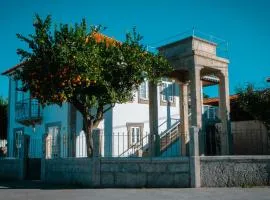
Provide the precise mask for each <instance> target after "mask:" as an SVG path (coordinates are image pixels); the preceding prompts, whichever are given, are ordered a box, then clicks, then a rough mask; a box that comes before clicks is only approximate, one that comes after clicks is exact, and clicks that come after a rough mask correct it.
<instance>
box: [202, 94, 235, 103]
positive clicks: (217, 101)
mask: <svg viewBox="0 0 270 200" xmlns="http://www.w3.org/2000/svg"><path fill="white" fill-rule="evenodd" d="M237 98H238V95H237V94H235V95H230V101H235V100H236V99H237ZM218 103H219V98H217V97H215V98H207V99H204V100H203V104H205V105H213V104H218Z"/></svg>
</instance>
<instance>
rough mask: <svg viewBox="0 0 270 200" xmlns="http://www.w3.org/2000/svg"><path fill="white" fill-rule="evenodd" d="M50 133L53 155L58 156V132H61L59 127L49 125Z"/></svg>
mask: <svg viewBox="0 0 270 200" xmlns="http://www.w3.org/2000/svg"><path fill="white" fill-rule="evenodd" d="M48 134H49V135H50V136H51V139H52V141H51V149H52V152H51V154H52V155H51V157H52V158H57V157H58V155H59V145H58V140H59V139H58V134H59V128H58V127H57V126H51V127H48Z"/></svg>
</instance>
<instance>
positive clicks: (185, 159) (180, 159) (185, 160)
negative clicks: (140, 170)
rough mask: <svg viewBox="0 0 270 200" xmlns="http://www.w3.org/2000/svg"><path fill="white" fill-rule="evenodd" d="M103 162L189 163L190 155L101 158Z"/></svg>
mask: <svg viewBox="0 0 270 200" xmlns="http://www.w3.org/2000/svg"><path fill="white" fill-rule="evenodd" d="M101 162H103V163H114V162H121V163H129V162H132V163H146V162H149V163H151V162H152V163H157V162H159V163H160V162H161V163H175V162H180V163H181V162H182V163H189V157H175V158H165V157H164V158H161V157H159V158H101Z"/></svg>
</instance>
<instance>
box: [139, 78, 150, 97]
mask: <svg viewBox="0 0 270 200" xmlns="http://www.w3.org/2000/svg"><path fill="white" fill-rule="evenodd" d="M139 99H141V100H148V99H149V92H148V81H144V82H143V83H142V84H141V85H140V88H139Z"/></svg>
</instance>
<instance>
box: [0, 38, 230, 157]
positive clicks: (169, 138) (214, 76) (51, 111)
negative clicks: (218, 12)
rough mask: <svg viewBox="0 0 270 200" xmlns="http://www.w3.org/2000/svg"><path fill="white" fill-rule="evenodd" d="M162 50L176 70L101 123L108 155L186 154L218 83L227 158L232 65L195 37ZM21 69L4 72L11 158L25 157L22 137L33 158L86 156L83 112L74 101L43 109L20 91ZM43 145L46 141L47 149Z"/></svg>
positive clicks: (117, 107)
mask: <svg viewBox="0 0 270 200" xmlns="http://www.w3.org/2000/svg"><path fill="white" fill-rule="evenodd" d="M159 51H160V52H161V53H162V54H163V55H164V56H165V57H166V58H168V60H169V61H170V62H171V63H172V65H173V67H174V72H173V73H172V74H171V75H170V76H169V77H167V78H164V79H163V81H162V83H161V84H159V85H153V84H149V83H148V82H145V83H143V84H142V85H141V87H140V88H139V90H138V91H136V92H134V99H133V100H132V101H130V102H127V103H126V104H118V105H115V107H114V108H113V109H111V110H109V111H108V112H107V113H106V114H105V118H104V120H103V121H102V122H101V123H100V125H99V129H101V132H102V135H101V140H100V143H101V147H102V148H101V149H102V150H101V153H102V155H104V156H120V157H121V156H123V157H125V156H130V155H134V154H136V155H137V156H138V155H139V156H144V155H145V154H150V155H152V156H157V155H159V154H160V153H161V155H163V154H164V153H168V151H170V152H174V154H175V155H177V156H180V155H186V154H187V150H186V145H187V144H188V143H189V128H190V127H191V126H195V127H197V128H199V129H202V124H203V123H202V119H203V117H202V116H203V97H202V88H203V87H204V86H208V85H213V84H219V86H220V87H219V90H220V95H221V96H220V98H221V101H222V102H223V103H222V104H221V106H220V107H219V113H220V119H221V121H222V124H223V128H224V130H223V131H224V132H225V134H224V135H225V136H226V137H224V140H223V141H222V142H223V144H222V154H228V153H229V147H228V139H229V138H228V135H229V134H228V133H229V130H227V128H228V126H227V124H228V119H229V118H228V113H229V107H228V105H229V98H228V97H229V95H228V94H229V93H228V63H229V61H228V60H226V59H224V58H220V57H218V56H217V55H216V44H214V43H212V42H209V41H206V40H203V39H200V38H197V37H194V36H192V37H188V38H185V39H183V40H180V41H178V42H175V43H171V44H168V45H164V46H162V47H160V48H159ZM16 67H23V64H20V65H18V66H15V67H14V68H11V69H10V70H8V71H6V72H4V73H3V74H4V75H9V108H8V110H9V120H8V154H9V156H19V154H20V153H19V150H18V149H19V148H20V147H21V145H20V144H21V141H20V138H22V137H21V136H22V135H24V136H26V138H27V139H26V144H27V145H26V146H27V149H26V150H25V151H24V153H27V154H28V156H29V157H37V158H40V157H41V156H42V155H44V154H45V155H46V157H47V158H52V157H68V156H76V157H84V156H86V151H85V136H84V134H83V131H82V128H83V124H82V117H81V115H80V113H79V112H77V111H76V110H75V109H74V107H73V106H71V105H70V104H68V103H65V104H63V105H62V107H59V106H56V105H51V106H46V107H44V108H41V107H40V105H39V104H38V102H37V100H35V99H31V98H30V96H29V92H28V93H27V92H26V93H24V92H22V91H19V90H18V88H19V85H20V81H15V80H14V79H13V78H12V71H13V70H14V69H15V68H16ZM45 136H46V137H45ZM44 137H45V140H44ZM24 138H25V137H24ZM42 141H46V142H45V145H46V146H45V147H44V146H43V142H42ZM157 146H159V148H160V149H159V150H161V151H157V149H156V147H157ZM172 149H174V151H172ZM157 152H158V153H157ZM196 152H197V150H196ZM196 154H197V153H196Z"/></svg>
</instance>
